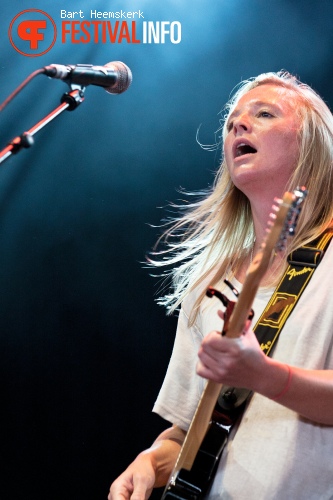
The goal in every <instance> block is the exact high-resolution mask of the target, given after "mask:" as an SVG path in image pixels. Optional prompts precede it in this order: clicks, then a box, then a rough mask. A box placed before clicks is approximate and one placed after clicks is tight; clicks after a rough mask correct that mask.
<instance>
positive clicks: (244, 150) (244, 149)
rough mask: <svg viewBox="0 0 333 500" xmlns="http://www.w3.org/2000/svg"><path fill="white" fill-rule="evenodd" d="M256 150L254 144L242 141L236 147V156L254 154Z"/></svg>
mask: <svg viewBox="0 0 333 500" xmlns="http://www.w3.org/2000/svg"><path fill="white" fill-rule="evenodd" d="M256 152H257V150H256V149H255V148H253V147H252V146H250V145H249V144H245V143H241V144H238V146H237V147H236V150H235V158H238V157H240V156H244V155H247V154H254V153H256Z"/></svg>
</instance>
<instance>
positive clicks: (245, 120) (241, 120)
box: [232, 114, 251, 134]
mask: <svg viewBox="0 0 333 500" xmlns="http://www.w3.org/2000/svg"><path fill="white" fill-rule="evenodd" d="M232 125H233V130H234V133H235V134H237V133H239V132H244V131H246V132H248V131H249V130H250V128H251V123H250V120H249V117H248V116H246V115H245V114H242V115H239V116H237V117H235V118H234V119H233V124H232Z"/></svg>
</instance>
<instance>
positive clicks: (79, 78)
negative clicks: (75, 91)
mask: <svg viewBox="0 0 333 500" xmlns="http://www.w3.org/2000/svg"><path fill="white" fill-rule="evenodd" d="M43 73H44V75H46V76H49V77H50V78H59V79H60V80H63V81H64V82H66V83H68V84H69V85H70V84H72V83H74V84H75V83H76V84H79V85H83V86H86V85H98V86H100V87H104V89H105V90H106V92H108V93H109V94H121V93H122V92H125V90H127V89H128V87H129V86H130V85H131V83H132V72H131V70H130V69H129V67H128V66H126V64H124V63H123V62H120V61H114V62H109V63H107V64H106V65H105V66H93V65H92V64H76V65H75V66H74V65H67V66H64V65H62V64H51V65H50V66H45V67H44V72H43Z"/></svg>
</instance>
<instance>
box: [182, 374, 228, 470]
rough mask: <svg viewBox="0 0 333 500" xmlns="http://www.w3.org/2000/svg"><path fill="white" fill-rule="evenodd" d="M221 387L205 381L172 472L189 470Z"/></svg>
mask: <svg viewBox="0 0 333 500" xmlns="http://www.w3.org/2000/svg"><path fill="white" fill-rule="evenodd" d="M221 389H222V384H218V383H216V382H213V381H211V380H208V381H207V383H206V386H205V389H204V391H203V393H202V395H201V398H200V401H199V404H198V406H197V409H196V412H195V414H194V416H193V418H192V422H191V425H190V427H189V429H188V431H187V434H186V436H185V440H184V443H183V446H182V448H181V451H180V453H179V455H178V459H177V462H176V465H175V468H174V471H173V474H176V473H177V472H179V471H180V469H185V470H191V468H192V466H193V462H194V459H195V457H196V455H197V453H198V450H199V448H200V446H201V443H202V441H203V438H204V437H205V434H206V432H207V427H208V425H209V422H210V420H211V417H212V413H213V410H214V407H215V405H216V401H217V398H218V396H219V394H220V392H221Z"/></svg>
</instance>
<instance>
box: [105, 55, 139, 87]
mask: <svg viewBox="0 0 333 500" xmlns="http://www.w3.org/2000/svg"><path fill="white" fill-rule="evenodd" d="M105 66H106V67H107V68H111V69H112V70H113V71H115V72H116V73H117V74H118V77H117V81H116V83H114V84H113V85H112V86H111V87H107V88H105V90H106V91H107V92H108V93H109V94H121V93H122V92H125V90H127V89H128V87H129V86H130V85H131V83H132V79H133V77H132V71H131V70H130V69H129V67H128V66H127V65H126V64H125V63H123V62H121V61H113V62H109V63H107V64H106V65H105Z"/></svg>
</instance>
